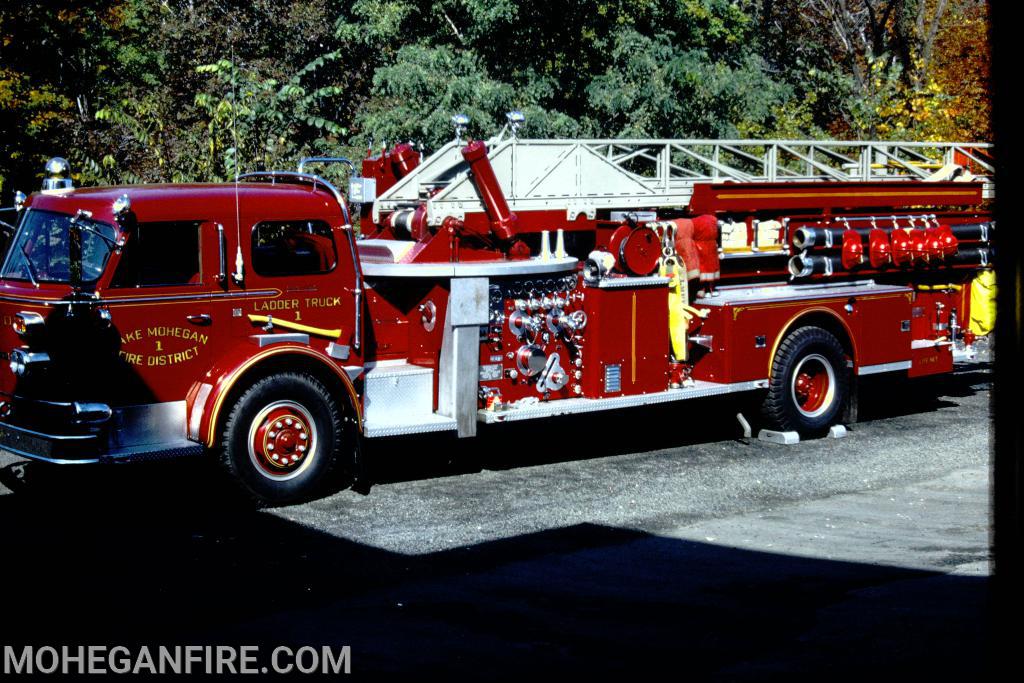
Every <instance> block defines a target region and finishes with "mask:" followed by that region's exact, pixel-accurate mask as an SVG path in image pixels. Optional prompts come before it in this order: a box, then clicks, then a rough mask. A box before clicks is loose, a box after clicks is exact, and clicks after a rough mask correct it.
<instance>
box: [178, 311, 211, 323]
mask: <svg viewBox="0 0 1024 683" xmlns="http://www.w3.org/2000/svg"><path fill="white" fill-rule="evenodd" d="M185 320H187V321H189V322H190V323H192V324H193V325H209V324H210V323H212V322H213V317H211V316H210V314H209V313H193V314H192V315H186V316H185Z"/></svg>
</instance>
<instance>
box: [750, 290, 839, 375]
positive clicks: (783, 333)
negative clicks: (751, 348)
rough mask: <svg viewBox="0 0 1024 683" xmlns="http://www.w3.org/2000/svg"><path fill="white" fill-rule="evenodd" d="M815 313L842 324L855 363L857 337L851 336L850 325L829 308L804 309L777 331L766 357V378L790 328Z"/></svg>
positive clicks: (770, 373) (770, 372)
mask: <svg viewBox="0 0 1024 683" xmlns="http://www.w3.org/2000/svg"><path fill="white" fill-rule="evenodd" d="M815 313H825V314H828V315H831V316H832V317H833V318H835V319H836V320H837V321H839V323H840V324H842V326H843V329H844V330H846V337H847V339H849V340H850V347H851V350H852V351H853V358H852V360H853V362H854V363H856V362H857V358H858V356H859V354H858V353H857V337H856V336H855V335H854V334H853V330H851V329H850V325H849V324H848V323H847V322H846V321H845V320H843V317H842V316H841V315H839V314H838V313H836V312H835V311H834V310H832V309H831V308H828V307H826V306H815V307H813V308H805V309H804V310H802V311H800V312H799V313H797V314H796V315H794V316H793V317H792V318H790V319H789V320H788V321H786V324H785V325H783V326H782V329H781V330H780V331H779V334H778V335H777V336H776V337H775V343H774V344H772V352H771V353H770V354H769V355H768V377H771V376H772V364H774V363H775V353H776V352H777V351H778V350H779V344H781V343H782V340H783V339H785V338H786V333H787V332H789V330H790V328H792V327H793V326H794V325H795V324H796V323H798V322H800V320H801V319H802V318H804V317H806V316H808V315H813V314H815Z"/></svg>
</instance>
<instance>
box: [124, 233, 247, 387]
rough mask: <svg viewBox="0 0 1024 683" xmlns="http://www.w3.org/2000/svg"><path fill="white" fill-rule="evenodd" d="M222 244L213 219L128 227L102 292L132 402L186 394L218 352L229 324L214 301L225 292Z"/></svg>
mask: <svg viewBox="0 0 1024 683" xmlns="http://www.w3.org/2000/svg"><path fill="white" fill-rule="evenodd" d="M219 249H220V245H219V242H218V234H217V226H216V224H215V223H212V222H209V221H202V220H192V221H190V220H176V221H164V222H150V223H139V224H138V225H136V226H135V227H134V228H133V229H132V230H131V233H130V234H129V236H128V240H127V242H126V244H125V246H124V249H123V251H122V253H121V256H120V259H119V261H118V263H117V266H116V269H115V270H114V273H113V275H112V277H111V280H110V283H109V285H108V287H107V289H106V291H105V293H104V294H105V295H104V302H105V303H106V305H107V307H108V309H109V311H110V316H111V322H112V324H113V326H114V328H115V329H116V331H117V334H118V336H119V347H118V351H117V355H118V365H119V370H120V375H121V377H120V379H121V381H122V382H124V384H125V386H127V387H130V388H131V391H130V392H129V393H130V395H131V398H130V399H129V402H132V403H153V402H163V401H180V400H183V399H184V398H185V394H186V393H187V391H188V389H189V387H190V386H191V385H192V383H193V382H194V381H196V379H197V378H198V377H200V376H201V375H202V374H203V373H205V372H206V370H207V369H208V368H209V367H210V366H211V365H212V364H213V362H214V361H215V360H216V358H217V356H218V355H219V352H220V350H221V347H222V345H223V339H224V332H225V331H226V330H227V329H228V328H229V325H230V320H229V318H228V316H229V315H230V313H227V314H225V312H224V311H223V310H220V309H219V308H218V307H217V305H216V304H217V301H218V295H223V292H224V289H223V286H222V280H221V278H220V277H219V275H220V272H219V270H220V269H219ZM119 402H120V403H124V402H125V401H119Z"/></svg>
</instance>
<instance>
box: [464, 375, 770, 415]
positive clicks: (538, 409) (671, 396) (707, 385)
mask: <svg viewBox="0 0 1024 683" xmlns="http://www.w3.org/2000/svg"><path fill="white" fill-rule="evenodd" d="M766 388H768V380H766V379H763V380H755V381H753V382H736V383H735V384H718V383H715V382H702V381H700V380H697V381H695V382H694V383H693V384H692V385H690V386H685V387H680V388H678V389H668V390H667V391H659V392H655V393H653V394H636V395H634V396H614V397H611V398H565V399H560V400H556V401H537V402H533V401H527V402H523V401H517V402H515V403H512V404H509V405H508V406H507V407H506V408H505V409H503V410H480V411H478V412H477V419H478V420H479V421H480V422H484V423H487V424H494V423H495V422H515V421H518V420H532V419H535V418H540V417H553V416H555V415H573V414H576V413H592V412H596V411H599V410H614V409H616V408H632V407H635V406H646V405H651V404H654V403H670V402H672V401H685V400H687V399H691V398H704V397H706V396H719V395H722V394H732V393H736V392H739V391H753V390H755V389H766Z"/></svg>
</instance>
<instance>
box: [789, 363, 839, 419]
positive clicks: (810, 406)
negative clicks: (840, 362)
mask: <svg viewBox="0 0 1024 683" xmlns="http://www.w3.org/2000/svg"><path fill="white" fill-rule="evenodd" d="M835 380H836V378H835V371H834V370H833V369H832V364H831V363H829V362H828V360H827V359H825V357H824V356H821V355H818V354H812V355H809V356H806V357H804V358H802V359H801V360H800V362H799V363H797V366H796V368H795V369H794V370H793V382H792V387H791V389H792V393H793V402H794V403H795V404H796V408H797V410H799V411H800V412H801V413H802V414H803V415H805V416H807V417H817V416H819V415H821V414H822V413H824V412H825V411H827V410H828V409H829V407H830V406H831V405H832V402H833V401H834V400H835Z"/></svg>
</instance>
